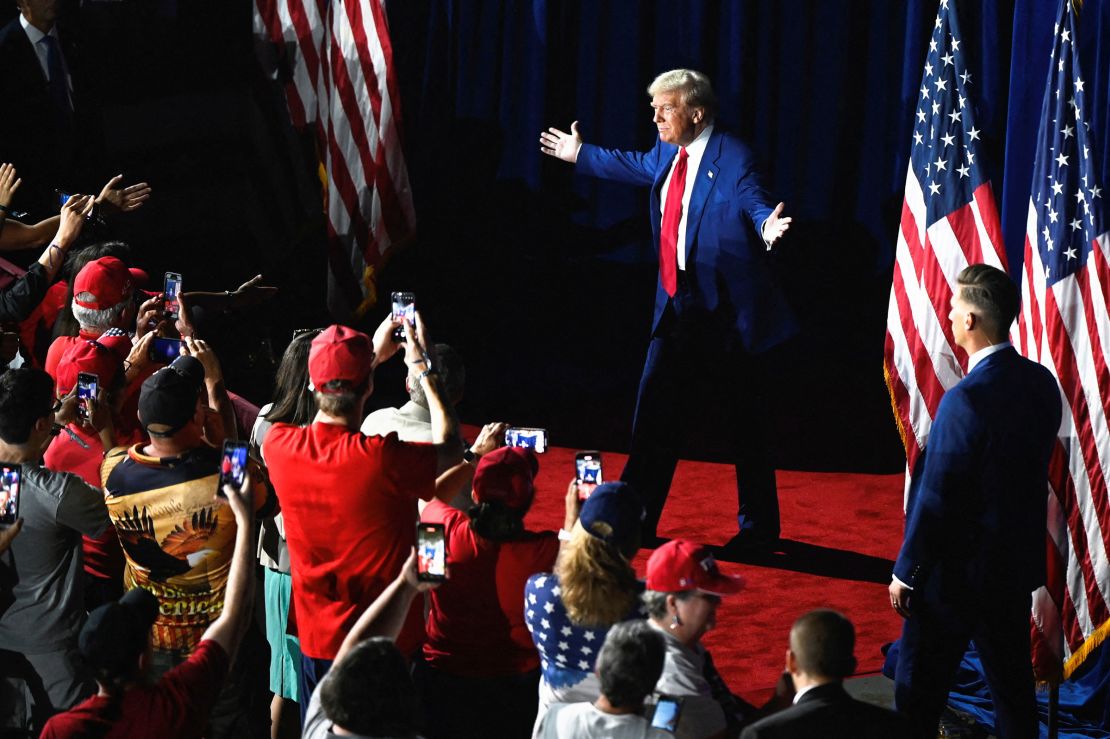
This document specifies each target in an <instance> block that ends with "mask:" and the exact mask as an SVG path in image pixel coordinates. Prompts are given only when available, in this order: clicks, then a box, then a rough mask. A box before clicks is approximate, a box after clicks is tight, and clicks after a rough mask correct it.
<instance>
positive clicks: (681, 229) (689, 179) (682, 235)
mask: <svg viewBox="0 0 1110 739" xmlns="http://www.w3.org/2000/svg"><path fill="white" fill-rule="evenodd" d="M712 134H713V124H712V123H710V124H709V125H708V126H706V127H705V129H704V130H703V131H702V132H701V133H700V134H698V137H697V138H696V139H694V140H693V141H691V142H690V145H689V146H687V147H686V157H687V159H686V189H685V190H683V191H682V216H681V217H680V218H679V219H678V241H676V242H675V244H677V246H678V255H677V256H678V261H677V264H678V268H679V269H683V270H684V269H686V214H687V213H688V212H689V210H690V195H692V194H693V192H694V182H695V181H697V179H698V167H700V166H701V158H702V156H703V155H704V154H705V146H706V144H708V143H709V137H710V136H711V135H712ZM677 163H678V155H677V154H676V155H675V158H674V161H673V162H671V168H670V170H669V171H668V172H667V178H666V179H665V180H663V190H662V191H661V192H662V202H661V205H662V208H661V209H660V212H661V213H666V212H667V194H668V193H669V192H670V187H671V175H673V174H674V165H675V164H677Z"/></svg>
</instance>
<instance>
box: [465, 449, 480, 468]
mask: <svg viewBox="0 0 1110 739" xmlns="http://www.w3.org/2000/svg"><path fill="white" fill-rule="evenodd" d="M481 456H482V455H480V454H475V453H474V450H473V449H467V450H466V451H465V452H463V455H462V457H463V461H464V462H466V463H467V464H474V465H476V464H478V460H479V459H481Z"/></svg>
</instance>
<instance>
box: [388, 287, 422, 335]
mask: <svg viewBox="0 0 1110 739" xmlns="http://www.w3.org/2000/svg"><path fill="white" fill-rule="evenodd" d="M392 298H393V319H394V320H400V321H404V322H405V323H411V322H412V321H415V320H416V293H393V295H392ZM393 340H394V341H404V340H405V327H404V326H399V327H397V328H395V329H393Z"/></svg>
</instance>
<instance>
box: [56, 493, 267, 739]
mask: <svg viewBox="0 0 1110 739" xmlns="http://www.w3.org/2000/svg"><path fill="white" fill-rule="evenodd" d="M257 487H258V481H257V480H256V479H251V478H250V477H249V476H248V478H246V479H245V480H244V481H243V486H242V488H240V489H238V490H236V489H235V488H233V487H231V486H230V485H225V486H224V488H223V496H224V499H225V501H222V502H219V503H218V505H219V506H220V507H222V508H229V509H230V510H231V515H232V517H233V518H234V520H235V526H234V531H233V534H232V536H233V539H232V545H233V546H232V556H231V565H230V568H229V571H228V578H227V591H226V599H225V601H224V603H223V608H222V609H221V612H220V614H219V616H218V617H217V618H215V619H214V620H213V621H212V622H211V623H210V624H209V625H208V626H207V627H206V628H205V629H204V632H203V633H202V634H201V636H200V640H199V642H198V644H197V647H196V649H194V650H193V652H192V653H191V654H190V655H189V656H188V658H187V659H185V660H184V661H183V662H182V663H181V664H180V665H178V666H176V667H174V668H173V669H171V670H169V671H168V672H166V673H165V674H162V675H161V676H158V675H157V674H156V673H155V671H154V670H153V669H152V668H153V667H154V665H153V664H152V661H153V660H152V657H151V655H152V654H153V653H154V651H153V649H154V641H155V638H156V632H157V629H158V627H157V625H156V624H157V621H158V618H159V608H160V606H161V605H162V603H161V601H160V600H159V598H157V597H156V596H154V595H153V594H151V593H150V591H148V590H146V589H144V588H134V589H132V590H129V591H128V592H127V594H126V595H124V596H123V597H122V598H121V599H120V600H119V601H118V602H111V603H106V604H104V605H102V606H100V607H99V608H97V609H96V610H94V611H93V612H92V613H91V614H89V620H88V622H87V623H86V624H85V626H84V628H82V629H81V636H80V639H79V640H78V644H79V647H80V655H81V658H82V659H83V661H84V662H85V664H87V665H88V667H89V668H90V669H91V670H92V672H93V675H94V676H95V678H96V682H97V686H98V688H99V690H98V692H97V694H96V695H94V696H93V697H91V698H89V699H88V700H86V701H84V702H83V703H81V704H80V705H78V706H75V707H74V708H72V709H71V710H69V711H67V712H65V713H63V714H59V715H57V716H55V717H54V718H53V719H51V720H50V722H49V723H48V724H47V726H46V729H45V730H44V731H43V733H42V736H43V737H46V738H47V739H62V738H63V737H87V736H98V737H105V738H108V739H110V738H111V737H134V736H149V737H201V736H213V735H214V734H213V733H212V732H211V731H210V730H209V729H208V728H207V725H208V723H209V715H210V714H211V713H212V710H213V707H214V706H215V705H216V704H217V699H218V697H219V696H220V694H221V688H222V687H223V686H224V684H225V681H227V680H228V679H234V678H233V677H230V676H231V675H233V673H231V672H230V671H231V666H232V665H233V664H235V663H236V662H238V661H241V658H237V656H236V655H237V652H238V651H239V646H240V643H241V642H242V640H243V635H244V634H245V633H246V632H247V630H248V628H249V625H250V621H251V611H252V601H253V594H254V573H253V572H252V569H253V565H254V555H253V551H254V514H255V508H256V507H257V506H256V503H255V501H254V500H253V495H254V493H255V490H256V489H257ZM237 736H247V734H245V733H243V734H238V735H237Z"/></svg>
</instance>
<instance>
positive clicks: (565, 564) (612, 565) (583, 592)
mask: <svg viewBox="0 0 1110 739" xmlns="http://www.w3.org/2000/svg"><path fill="white" fill-rule="evenodd" d="M555 575H556V576H557V577H558V578H559V591H560V594H561V598H562V601H563V605H564V606H565V607H566V609H567V616H568V617H569V618H570V620H571V622H572V623H574V624H575V625H578V626H610V625H612V624H615V623H617V622H618V621H620V620H622V619H624V618H625V617H626V616H627V615H628V614H629V613H630V612H631V611H632V609H633V607H634V606H635V605H636V600H637V597H638V590H639V588H638V586H637V583H636V571H635V570H633V569H632V565H631V563H629V561H628V560H627V559H625V558H624V556H623V555H622V554H621V553H620V551H619V550H618V549H617V547H615V546H613V545H611V544H606V543H605V542H604V541H602V540H601V539H599V538H597V537H596V536H594V535H592V534H590V533H589V532H588V531H586V530H585V529H584V528H582V523H581V521H578V522H575V524H574V529H573V530H572V531H571V537H570V541H568V542H565V543H564V544H563V549H562V551H561V552H560V553H559V559H558V561H557V562H556V563H555Z"/></svg>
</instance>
